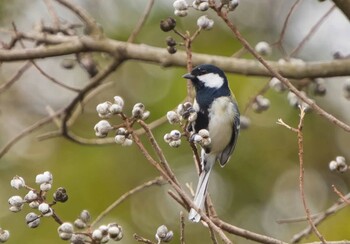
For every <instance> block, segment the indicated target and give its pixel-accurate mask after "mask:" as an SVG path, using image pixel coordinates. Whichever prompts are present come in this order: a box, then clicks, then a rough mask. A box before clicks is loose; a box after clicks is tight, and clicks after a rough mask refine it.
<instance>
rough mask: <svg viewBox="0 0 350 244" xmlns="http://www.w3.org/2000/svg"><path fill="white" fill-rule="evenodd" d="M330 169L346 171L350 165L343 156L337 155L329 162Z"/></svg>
mask: <svg viewBox="0 0 350 244" xmlns="http://www.w3.org/2000/svg"><path fill="white" fill-rule="evenodd" d="M329 169H330V170H331V171H337V172H340V173H344V172H346V171H347V170H348V169H349V166H348V165H347V164H346V160H345V158H344V157H343V156H337V157H336V158H335V160H332V161H330V162H329Z"/></svg>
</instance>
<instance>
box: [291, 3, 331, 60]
mask: <svg viewBox="0 0 350 244" xmlns="http://www.w3.org/2000/svg"><path fill="white" fill-rule="evenodd" d="M335 8H336V6H335V5H333V6H332V7H331V8H330V9H329V10H328V11H327V12H326V13H325V14H324V15H323V16H322V17H321V18H320V19H319V20H318V21H317V22H316V24H315V25H314V26H313V27H312V28H311V29H310V31H309V33H308V34H307V35H306V36H305V37H304V38H303V40H302V41H301V42H300V43H299V45H298V46H297V47H296V48H294V50H293V51H292V52H291V53H290V54H289V55H288V56H289V57H291V56H295V55H296V54H297V53H298V52H299V51H300V49H301V48H302V47H303V46H304V45H305V43H306V42H307V41H308V40H309V39H310V38H311V37H312V35H313V34H315V33H316V31H317V29H318V28H320V26H321V25H322V23H323V22H324V21H325V20H326V19H327V17H328V16H329V15H330V14H331V13H332V12H333V10H334V9H335Z"/></svg>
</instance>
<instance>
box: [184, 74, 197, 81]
mask: <svg viewBox="0 0 350 244" xmlns="http://www.w3.org/2000/svg"><path fill="white" fill-rule="evenodd" d="M182 78H185V79H189V80H192V79H194V78H195V76H194V75H192V74H191V73H187V74H184V75H183V76H182Z"/></svg>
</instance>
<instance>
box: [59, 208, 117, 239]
mask: <svg viewBox="0 0 350 244" xmlns="http://www.w3.org/2000/svg"><path fill="white" fill-rule="evenodd" d="M90 220H91V216H90V213H89V212H88V211H87V210H83V211H82V212H81V213H80V215H79V217H78V218H77V219H76V220H75V221H74V223H73V224H72V223H70V222H64V223H62V224H61V225H60V226H59V227H58V229H57V232H58V236H59V237H60V238H61V239H62V240H64V241H70V243H72V244H80V243H82V244H83V243H107V242H108V241H110V240H113V241H120V240H121V239H122V238H123V229H122V227H121V226H120V225H118V224H116V223H110V224H108V225H101V226H99V227H98V228H96V229H92V228H91V226H90V225H89V222H90ZM75 228H76V229H78V230H77V231H75ZM84 230H86V232H84Z"/></svg>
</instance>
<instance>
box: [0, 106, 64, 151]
mask: <svg viewBox="0 0 350 244" xmlns="http://www.w3.org/2000/svg"><path fill="white" fill-rule="evenodd" d="M62 112H63V111H62V110H59V111H57V112H55V113H54V114H53V115H50V116H47V117H45V118H42V119H41V120H39V121H37V122H35V123H34V124H32V125H31V126H29V127H27V128H26V129H24V130H23V131H22V132H21V133H19V134H18V135H17V136H15V137H14V138H12V139H11V140H10V141H8V142H7V143H6V145H5V146H4V147H3V148H1V149H0V158H2V157H3V156H4V154H5V153H6V152H7V151H8V150H10V149H11V147H13V145H15V144H16V143H17V142H18V141H19V140H20V139H22V138H23V137H25V136H27V135H29V134H30V133H32V132H33V131H35V130H37V129H39V128H41V127H42V126H43V125H46V124H48V123H49V122H51V121H52V120H53V119H54V118H56V117H57V116H60V115H62Z"/></svg>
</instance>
